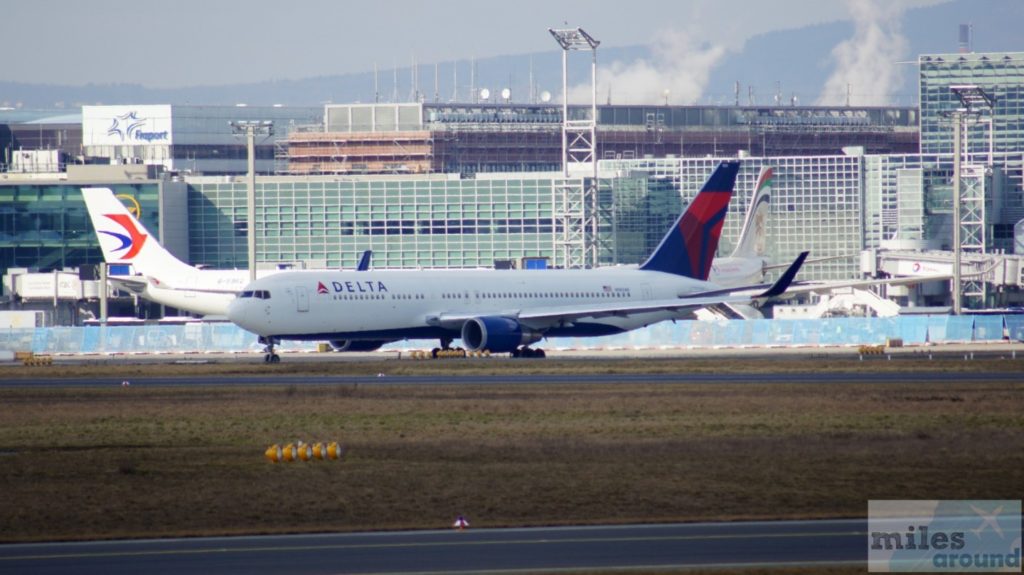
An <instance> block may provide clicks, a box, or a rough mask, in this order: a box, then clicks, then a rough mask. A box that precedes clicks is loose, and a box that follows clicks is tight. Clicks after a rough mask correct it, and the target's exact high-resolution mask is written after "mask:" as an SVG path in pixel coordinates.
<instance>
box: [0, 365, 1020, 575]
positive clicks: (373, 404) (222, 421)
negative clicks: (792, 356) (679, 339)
mask: <svg viewBox="0 0 1024 575" xmlns="http://www.w3.org/2000/svg"><path fill="white" fill-rule="evenodd" d="M404 363H406V362H402V363H401V364H398V365H402V364H404ZM408 363H410V364H412V362H408ZM885 363H889V364H896V363H903V362H884V363H882V362H879V364H878V365H879V366H883V365H884V364H885ZM355 365H358V363H357V364H355ZM435 365H436V364H435ZM550 365H552V364H549V366H550ZM576 365H577V366H581V365H586V366H587V369H595V370H598V371H595V373H604V372H603V371H600V370H601V369H605V370H607V369H608V367H607V366H606V365H605V366H602V365H599V364H598V363H595V362H589V363H587V362H576ZM648 365H649V366H650V362H648ZM907 365H909V364H907ZM993 365H996V366H997V367H998V366H1000V365H1001V366H1002V367H999V369H1000V370H1003V371H1009V370H1010V369H1011V368H1010V365H1014V366H1015V365H1016V362H1014V363H1013V364H1010V363H1008V362H1002V364H1000V363H999V362H997V361H994V362H993ZM664 366H665V367H666V369H667V368H668V367H667V366H669V364H667V363H666V364H664ZM979 366H980V364H979ZM189 367H190V368H191V367H192V366H189ZM445 367H446V368H447V369H449V370H451V369H459V368H458V367H457V364H449V365H447V366H445ZM690 367H693V366H692V365H691V366H690ZM390 368H391V369H394V364H391V365H390ZM698 368H699V366H698ZM54 369H57V368H54ZM335 369H338V367H337V366H336V367H335ZM358 369H360V370H363V369H369V370H370V372H371V373H372V372H373V370H375V369H380V368H377V367H374V366H365V365H364V366H363V367H360V368H358ZM549 369H550V367H549ZM676 369H678V366H676ZM822 369H824V367H822ZM992 369H995V368H992ZM804 370H806V366H804ZM164 371H166V370H164ZM260 371H261V372H263V371H264V370H260ZM35 373H42V372H38V371H37V372H35ZM161 373H163V371H162V372H161ZM0 375H2V374H0ZM116 375H118V376H120V374H116ZM893 379H894V380H896V381H897V382H896V383H892V384H885V385H879V384H865V385H860V384H842V385H816V384H763V385H762V384H742V385H733V384H721V383H714V384H710V383H709V384H671V385H665V384H661V385H656V384H629V385H613V384H606V385H579V384H576V385H520V386H496V385H487V386H483V385H479V386H477V385H459V386H365V385H364V386H356V385H340V386H316V385H298V386H253V387H241V386H231V387H196V388H171V387H148V386H146V385H139V384H136V385H133V386H131V387H128V388H122V387H120V386H115V385H112V386H111V387H109V388H82V389H72V388H38V389H36V388H11V389H0V403H2V405H3V406H4V408H3V409H2V410H0V485H2V486H3V489H2V490H3V493H4V495H5V499H6V501H7V504H6V505H4V506H2V507H0V539H2V540H3V541H30V540H54V539H91V538H108V537H159V536H171V535H209V534H235V533H276V532H299V531H338V530H365V529H402V528H443V527H446V526H448V525H449V524H450V522H451V520H452V518H454V517H455V515H457V514H465V515H466V516H467V517H469V518H470V520H471V521H472V522H473V525H474V527H488V526H505V525H552V524H579V523H605V522H654V521H686V520H698V519H719V518H727V519H732V518H769V517H771V518H786V517H793V518H795V517H836V516H863V515H864V514H865V512H866V505H867V500H868V499H872V498H875V499H888V498H906V499H922V498H928V499H932V498H935V499H960V498H984V499H1011V498H1012V499H1016V498H1019V497H1020V486H1021V485H1024V409H1022V408H1024V393H1022V392H1024V383H1019V384H1018V383H986V382H974V381H971V378H970V375H968V374H965V375H964V377H963V379H962V380H961V381H959V382H956V383H951V384H940V383H934V384H933V383H926V384H903V383H898V380H899V374H898V373H894V375H893ZM296 440H304V441H308V442H312V441H323V440H335V441H339V442H340V443H341V444H342V445H344V446H345V447H346V448H347V450H348V451H347V454H346V457H345V459H344V460H343V461H336V462H322V461H317V462H309V463H301V464H300V463H294V464H271V463H269V462H267V461H266V460H265V459H264V458H263V451H264V449H265V448H266V447H267V446H268V445H270V444H273V443H281V444H283V443H288V442H293V441H296ZM837 572H843V571H841V570H840V571H837Z"/></svg>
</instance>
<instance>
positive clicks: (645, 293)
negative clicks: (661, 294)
mask: <svg viewBox="0 0 1024 575" xmlns="http://www.w3.org/2000/svg"><path fill="white" fill-rule="evenodd" d="M640 295H641V297H643V298H644V301H648V300H651V299H654V298H653V297H652V296H651V286H650V284H641V285H640Z"/></svg>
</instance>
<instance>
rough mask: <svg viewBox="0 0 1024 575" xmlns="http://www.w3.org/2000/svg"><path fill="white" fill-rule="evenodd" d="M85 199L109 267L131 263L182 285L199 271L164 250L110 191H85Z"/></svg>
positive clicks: (141, 272)
mask: <svg viewBox="0 0 1024 575" xmlns="http://www.w3.org/2000/svg"><path fill="white" fill-rule="evenodd" d="M82 197H83V198H84V199H85V206H86V208H87V209H88V210H89V218H90V219H91V220H92V226H93V229H94V230H95V231H96V236H97V238H98V239H99V243H100V249H101V250H103V259H104V261H106V262H107V263H108V264H131V265H132V267H133V268H134V269H135V272H136V273H139V274H142V275H144V276H151V277H159V278H172V279H174V280H175V281H180V282H183V281H184V280H185V278H186V277H187V276H190V275H192V274H193V273H195V272H198V271H199V270H198V269H196V268H194V267H192V266H190V265H188V264H186V263H185V262H183V261H181V260H179V259H178V258H176V257H174V255H172V254H171V253H170V252H168V251H167V250H166V249H164V247H163V246H161V245H160V243H159V242H157V240H156V238H154V237H152V234H150V233H149V231H148V230H147V229H146V228H145V227H144V226H143V225H142V224H141V223H140V222H139V220H137V219H136V218H135V216H133V215H132V214H131V212H129V211H128V208H126V207H125V205H124V204H123V203H121V200H120V199H118V198H117V197H116V196H115V195H114V193H113V192H112V191H111V190H110V188H82ZM164 281H166V279H165V280H164Z"/></svg>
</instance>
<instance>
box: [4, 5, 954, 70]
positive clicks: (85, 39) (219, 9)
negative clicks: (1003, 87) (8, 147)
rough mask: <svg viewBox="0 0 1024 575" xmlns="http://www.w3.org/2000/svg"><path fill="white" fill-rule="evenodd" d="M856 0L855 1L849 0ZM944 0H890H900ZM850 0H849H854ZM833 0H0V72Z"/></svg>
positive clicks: (350, 46) (472, 39)
mask: <svg viewBox="0 0 1024 575" xmlns="http://www.w3.org/2000/svg"><path fill="white" fill-rule="evenodd" d="M858 1H859V0H858ZM941 1H943V0H894V1H892V2H885V4H898V5H900V6H902V7H912V6H920V5H924V4H936V3H940V2H941ZM853 3H854V4H855V3H857V2H853ZM850 4H851V3H849V2H843V1H839V0H617V1H615V2H599V1H584V0H510V1H505V2H488V1H486V0H443V1H442V0H435V1H432V2H427V1H413V0H398V1H387V0H378V1H374V0H361V1H359V2H348V1H328V0H292V1H290V2H282V1H274V0H172V1H162V2H156V1H152V0H81V1H79V0H65V1H60V0H0V38H3V40H4V46H5V47H6V48H5V52H6V55H5V57H4V60H3V64H2V65H0V69H2V70H3V72H2V74H0V77H2V78H3V79H4V80H8V81H15V82H31V83H48V84H72V85H76V84H87V83H138V84H143V85H146V86H149V87H172V86H193V85H210V84H230V83H237V82H249V81H262V80H274V79H295V78H305V77H311V76H327V75H334V74H340V73H346V72H359V71H367V70H372V69H373V65H374V62H376V63H377V64H378V65H379V67H380V68H382V69H384V68H390V67H392V65H393V64H398V65H399V66H407V65H409V63H410V62H411V60H412V58H413V56H414V55H415V58H416V60H417V61H418V62H419V63H422V64H429V63H432V62H435V61H445V60H450V59H456V58H459V59H463V58H469V57H470V56H475V57H477V58H483V57H488V56H495V55H501V54H519V53H527V52H541V51H553V50H555V49H556V44H555V42H554V40H553V39H552V38H551V37H550V36H549V34H548V33H547V28H549V27H564V26H565V23H568V25H569V27H576V26H581V27H583V28H584V29H585V30H587V31H588V32H589V33H591V34H592V35H593V36H595V37H596V38H598V39H599V40H601V42H602V45H604V46H624V45H634V44H647V43H649V42H650V41H651V39H652V37H654V36H655V35H657V34H666V33H681V34H686V35H688V37H690V38H692V39H695V40H697V41H705V42H712V43H715V44H719V45H723V46H726V47H730V48H732V47H738V46H739V45H741V44H742V42H743V41H744V40H745V39H746V38H748V37H750V36H752V35H755V34H758V33H762V32H767V31H771V30H778V29H786V28H796V27H801V26H805V25H808V24H814V23H819V22H825V21H832V20H840V19H849V18H850V10H851V6H850Z"/></svg>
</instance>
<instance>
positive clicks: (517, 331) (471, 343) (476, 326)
mask: <svg viewBox="0 0 1024 575" xmlns="http://www.w3.org/2000/svg"><path fill="white" fill-rule="evenodd" d="M541 337H543V334H541V333H540V332H538V331H534V330H531V329H529V328H524V327H523V326H522V324H520V323H519V322H518V321H516V320H515V319H513V318H510V317H494V316H491V317H474V318H472V319H470V320H469V321H467V322H466V323H464V324H463V325H462V343H463V344H465V346H466V349H468V350H470V351H480V350H484V349H487V350H490V351H493V352H496V353H502V352H506V351H515V350H516V349H518V348H519V346H521V345H529V344H531V343H533V342H535V341H539V340H540V338H541Z"/></svg>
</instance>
